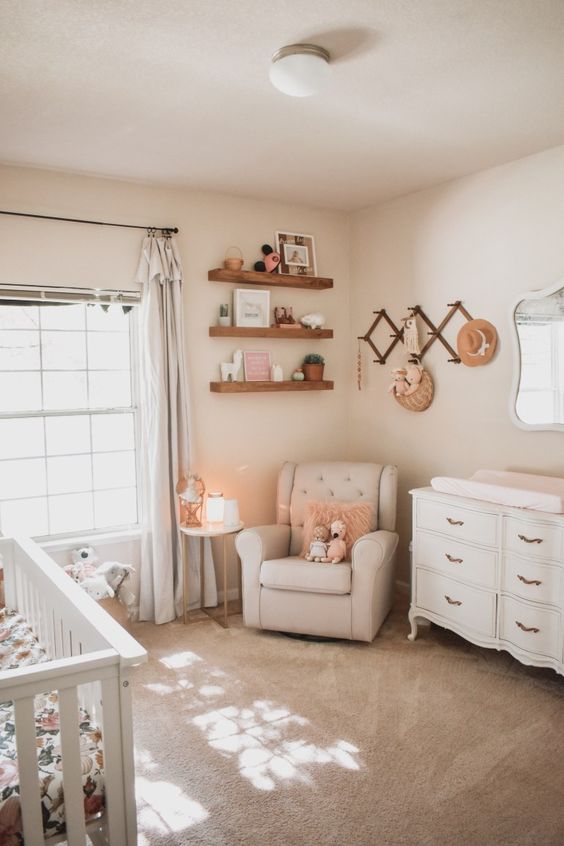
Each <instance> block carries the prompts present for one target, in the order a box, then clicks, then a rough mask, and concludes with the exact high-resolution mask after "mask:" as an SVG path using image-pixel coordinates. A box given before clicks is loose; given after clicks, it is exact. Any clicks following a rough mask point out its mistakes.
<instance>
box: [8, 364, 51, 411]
mask: <svg viewBox="0 0 564 846" xmlns="http://www.w3.org/2000/svg"><path fill="white" fill-rule="evenodd" d="M40 409H41V374H40V373H0V411H39V410H40Z"/></svg>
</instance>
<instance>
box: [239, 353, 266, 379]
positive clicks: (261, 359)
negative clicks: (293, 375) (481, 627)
mask: <svg viewBox="0 0 564 846" xmlns="http://www.w3.org/2000/svg"><path fill="white" fill-rule="evenodd" d="M243 367H244V371H245V382H270V373H271V367H272V361H271V358H270V353H269V352H268V351H267V350H245V351H244V352H243Z"/></svg>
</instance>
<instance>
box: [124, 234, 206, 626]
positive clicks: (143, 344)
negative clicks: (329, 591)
mask: <svg viewBox="0 0 564 846" xmlns="http://www.w3.org/2000/svg"><path fill="white" fill-rule="evenodd" d="M137 282H138V283H139V284H140V285H141V286H142V295H141V307H140V311H141V314H140V321H139V360H140V409H141V410H140V418H141V425H140V445H139V447H140V456H141V461H140V466H141V475H142V478H141V480H140V481H141V491H142V503H143V536H142V541H141V567H140V573H139V619H141V620H154V622H155V623H167V622H169V621H170V620H174V618H175V617H176V616H180V614H181V610H182V558H181V537H180V532H179V513H178V498H177V495H176V491H175V488H176V483H177V482H178V480H179V479H180V478H181V477H182V476H187V475H188V472H189V470H190V468H191V463H190V462H191V455H190V414H189V392H188V378H187V369H186V366H185V359H184V350H185V346H184V329H183V318H182V264H181V261H180V255H179V252H178V247H177V245H176V242H175V240H174V238H157V237H154V236H150V237H147V238H145V239H144V241H143V248H142V251H141V258H140V261H139V268H138V271H137ZM189 562H190V576H189V595H190V597H191V598H194V600H195V598H196V597H198V598H199V596H200V574H199V557H198V544H197V541H192V539H191V542H190V545H189ZM205 568H206V570H205V588H206V593H205V597H204V601H205V604H206V606H208V605H216V604H217V593H216V586H215V574H214V567H213V560H212V556H211V544H210V542H209V541H206V544H205ZM198 604H199V599H198V600H195V601H194V602H192V601H191V602H190V605H192V606H194V605H198Z"/></svg>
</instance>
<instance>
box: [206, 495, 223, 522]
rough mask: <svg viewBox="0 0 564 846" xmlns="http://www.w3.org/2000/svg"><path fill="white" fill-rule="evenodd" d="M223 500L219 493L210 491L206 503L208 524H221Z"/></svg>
mask: <svg viewBox="0 0 564 846" xmlns="http://www.w3.org/2000/svg"><path fill="white" fill-rule="evenodd" d="M224 505H225V500H224V499H223V494H222V493H221V491H210V492H209V494H208V499H207V503H206V517H207V520H208V523H223V512H224Z"/></svg>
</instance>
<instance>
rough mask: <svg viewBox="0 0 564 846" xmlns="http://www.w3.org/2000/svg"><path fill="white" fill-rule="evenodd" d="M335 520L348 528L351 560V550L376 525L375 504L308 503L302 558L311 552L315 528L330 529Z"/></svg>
mask: <svg viewBox="0 0 564 846" xmlns="http://www.w3.org/2000/svg"><path fill="white" fill-rule="evenodd" d="M334 520H342V521H343V523H344V524H345V526H346V527H347V533H346V535H345V543H346V544H347V559H350V557H351V549H352V548H353V546H354V543H355V541H357V540H358V539H359V538H361V537H362V536H363V535H366V534H368V532H370V531H371V530H372V526H373V525H374V503H373V502H315V501H310V502H308V503H306V508H305V516H304V542H303V547H302V553H301V554H302V558H303V557H304V556H305V555H306V553H307V552H309V545H310V543H311V542H312V540H313V530H314V529H315V527H316V526H327V528H330V526H331V523H333V521H334Z"/></svg>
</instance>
